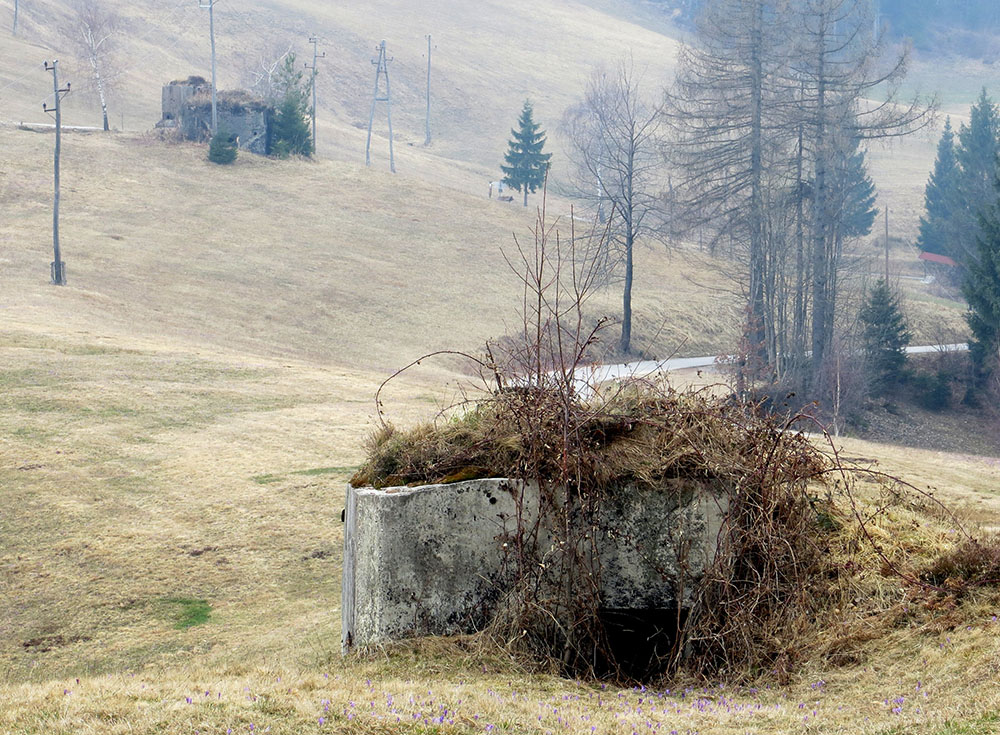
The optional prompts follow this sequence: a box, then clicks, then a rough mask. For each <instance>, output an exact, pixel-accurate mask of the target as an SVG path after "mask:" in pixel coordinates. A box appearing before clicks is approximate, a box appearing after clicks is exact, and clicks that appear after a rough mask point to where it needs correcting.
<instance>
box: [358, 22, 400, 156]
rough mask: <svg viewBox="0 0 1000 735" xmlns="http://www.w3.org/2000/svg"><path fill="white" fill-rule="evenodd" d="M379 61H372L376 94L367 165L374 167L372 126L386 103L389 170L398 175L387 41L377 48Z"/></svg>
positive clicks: (369, 124) (367, 151)
mask: <svg viewBox="0 0 1000 735" xmlns="http://www.w3.org/2000/svg"><path fill="white" fill-rule="evenodd" d="M376 50H377V51H378V59H377V60H376V59H372V64H374V65H375V92H374V93H373V95H372V112H371V115H370V116H369V118H368V142H367V143H366V144H365V165H366V166H371V165H372V126H373V125H374V124H375V106H376V105H377V104H378V103H379V102H385V113H386V118H387V119H388V122H389V170H390V171H392V172H393V173H396V159H395V157H394V155H393V150H392V101H391V98H390V94H389V62H390V61H392V59H390V58H388V57H387V56H386V54H385V41H382V43H380V44H379V45H378V47H377V48H376ZM383 79H384V80H385V92H384V93H382V92H380V89H381V87H382V80H383Z"/></svg>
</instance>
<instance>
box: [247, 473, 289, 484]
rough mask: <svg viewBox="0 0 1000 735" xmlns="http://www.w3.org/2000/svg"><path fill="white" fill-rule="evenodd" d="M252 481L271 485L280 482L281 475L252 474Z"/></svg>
mask: <svg viewBox="0 0 1000 735" xmlns="http://www.w3.org/2000/svg"><path fill="white" fill-rule="evenodd" d="M250 479H252V480H253V481H254V482H256V483H257V484H258V485H273V484H274V483H276V482H281V480H282V477H281V475H254V476H253V477H252V478H250Z"/></svg>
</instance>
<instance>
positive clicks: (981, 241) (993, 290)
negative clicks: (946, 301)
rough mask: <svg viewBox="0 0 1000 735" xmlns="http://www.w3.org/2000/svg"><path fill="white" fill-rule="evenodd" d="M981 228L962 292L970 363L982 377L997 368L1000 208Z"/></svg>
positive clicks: (994, 209) (999, 357) (992, 211)
mask: <svg viewBox="0 0 1000 735" xmlns="http://www.w3.org/2000/svg"><path fill="white" fill-rule="evenodd" d="M998 190H1000V183H998ZM980 224H981V231H980V235H979V238H978V239H977V241H976V244H977V248H976V255H977V257H976V258H975V260H973V261H972V262H970V263H969V268H968V271H967V274H966V279H965V283H964V284H963V286H962V291H963V293H964V294H965V299H966V301H967V302H968V303H969V311H968V313H967V314H966V317H965V318H966V321H967V322H968V323H969V329H971V330H972V339H971V340H970V342H969V350H970V353H971V355H972V362H973V364H974V366H975V367H976V370H977V373H978V374H979V376H980V377H985V376H986V375H989V374H991V373H993V372H994V371H996V370H997V367H998V365H1000V207H998V206H997V205H994V206H993V207H991V208H990V210H989V212H988V213H987V214H986V216H984V217H983V218H982V219H981V222H980Z"/></svg>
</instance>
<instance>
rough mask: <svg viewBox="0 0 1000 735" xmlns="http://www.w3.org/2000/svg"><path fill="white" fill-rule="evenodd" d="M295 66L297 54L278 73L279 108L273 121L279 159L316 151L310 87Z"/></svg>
mask: <svg viewBox="0 0 1000 735" xmlns="http://www.w3.org/2000/svg"><path fill="white" fill-rule="evenodd" d="M310 82H311V79H310V78H307V77H306V75H305V74H303V73H302V71H300V70H298V69H296V67H295V54H288V56H287V57H285V63H284V65H283V66H282V67H281V69H280V70H279V72H278V82H277V87H278V89H279V92H280V95H281V96H280V97H279V101H278V107H277V109H276V110H275V111H274V117H273V119H272V121H271V153H273V154H274V155H276V156H278V157H279V158H288V156H290V155H299V156H310V155H312V152H313V147H312V130H311V128H310V127H309V112H310V108H309V84H310Z"/></svg>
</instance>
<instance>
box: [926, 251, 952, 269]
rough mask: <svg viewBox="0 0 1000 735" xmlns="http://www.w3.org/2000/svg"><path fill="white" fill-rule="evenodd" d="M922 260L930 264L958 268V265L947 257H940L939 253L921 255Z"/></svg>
mask: <svg viewBox="0 0 1000 735" xmlns="http://www.w3.org/2000/svg"><path fill="white" fill-rule="evenodd" d="M920 259H921V260H926V261H928V262H930V263H940V264H941V265H948V266H951V267H952V268H957V267H958V263H956V262H955V261H954V260H952V259H951V258H949V257H948V256H947V255H938V254H937V253H920Z"/></svg>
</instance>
